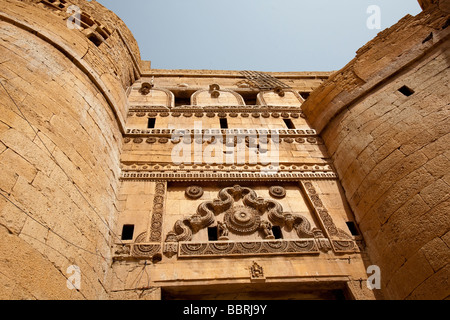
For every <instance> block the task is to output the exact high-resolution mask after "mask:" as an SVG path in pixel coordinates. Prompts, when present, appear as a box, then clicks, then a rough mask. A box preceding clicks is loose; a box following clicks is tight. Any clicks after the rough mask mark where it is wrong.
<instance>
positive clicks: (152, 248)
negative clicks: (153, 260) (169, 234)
mask: <svg viewBox="0 0 450 320" xmlns="http://www.w3.org/2000/svg"><path fill="white" fill-rule="evenodd" d="M160 250H161V245H160V244H155V243H149V242H148V241H147V232H144V233H141V234H140V235H139V236H137V238H136V241H135V243H134V244H133V251H132V255H133V256H137V257H146V258H150V257H152V256H153V255H155V254H156V253H159V252H160Z"/></svg>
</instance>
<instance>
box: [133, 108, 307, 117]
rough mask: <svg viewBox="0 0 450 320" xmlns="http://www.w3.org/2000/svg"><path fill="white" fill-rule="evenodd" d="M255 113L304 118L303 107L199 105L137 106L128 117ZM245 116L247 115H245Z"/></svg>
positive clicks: (230, 115) (235, 115)
mask: <svg viewBox="0 0 450 320" xmlns="http://www.w3.org/2000/svg"><path fill="white" fill-rule="evenodd" d="M254 113H257V114H259V116H261V117H265V118H270V117H273V118H280V117H285V118H289V117H292V118H299V117H302V118H304V117H305V115H304V114H303V112H302V110H301V107H295V106H270V107H269V106H267V105H246V106H244V105H242V106H197V105H185V106H178V107H174V108H167V107H166V106H144V105H135V106H130V109H129V112H128V116H129V117H145V116H148V117H157V116H160V117H168V116H170V115H171V116H173V117H181V116H184V117H191V116H196V117H203V116H207V117H216V116H218V117H221V116H227V115H228V116H229V117H238V116H239V115H241V116H243V117H248V116H252V115H253V114H254ZM244 114H245V115H244Z"/></svg>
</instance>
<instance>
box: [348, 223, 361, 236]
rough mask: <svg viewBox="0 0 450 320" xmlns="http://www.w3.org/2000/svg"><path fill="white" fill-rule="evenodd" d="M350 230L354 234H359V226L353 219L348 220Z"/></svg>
mask: <svg viewBox="0 0 450 320" xmlns="http://www.w3.org/2000/svg"><path fill="white" fill-rule="evenodd" d="M347 227H348V230H350V232H351V234H352V236H359V232H358V228H357V227H356V224H355V223H354V222H352V221H349V222H347Z"/></svg>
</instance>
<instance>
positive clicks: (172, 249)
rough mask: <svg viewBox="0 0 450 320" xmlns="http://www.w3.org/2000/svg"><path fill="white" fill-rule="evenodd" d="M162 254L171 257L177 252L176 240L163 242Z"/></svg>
mask: <svg viewBox="0 0 450 320" xmlns="http://www.w3.org/2000/svg"><path fill="white" fill-rule="evenodd" d="M163 252H164V255H166V256H167V257H169V258H172V257H173V256H174V255H176V254H177V253H178V243H176V242H166V243H164V249H163Z"/></svg>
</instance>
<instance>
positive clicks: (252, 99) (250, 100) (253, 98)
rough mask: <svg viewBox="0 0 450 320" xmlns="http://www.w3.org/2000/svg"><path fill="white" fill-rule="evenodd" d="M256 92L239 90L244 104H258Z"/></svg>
mask: <svg viewBox="0 0 450 320" xmlns="http://www.w3.org/2000/svg"><path fill="white" fill-rule="evenodd" d="M258 92H259V91H255V92H253V91H251V92H240V94H241V96H242V98H243V99H244V103H245V105H246V106H256V105H257V104H258V103H257V96H258Z"/></svg>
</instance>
